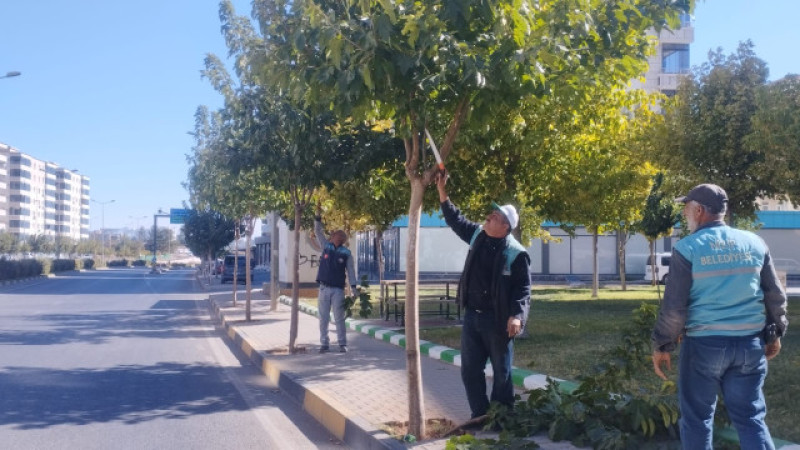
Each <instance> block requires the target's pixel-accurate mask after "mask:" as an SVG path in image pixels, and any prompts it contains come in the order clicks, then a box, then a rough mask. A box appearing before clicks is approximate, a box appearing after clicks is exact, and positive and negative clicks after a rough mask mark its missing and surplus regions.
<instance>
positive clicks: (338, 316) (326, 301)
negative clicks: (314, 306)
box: [318, 284, 347, 347]
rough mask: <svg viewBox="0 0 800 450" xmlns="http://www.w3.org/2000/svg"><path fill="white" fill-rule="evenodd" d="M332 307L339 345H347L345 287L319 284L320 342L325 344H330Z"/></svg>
mask: <svg viewBox="0 0 800 450" xmlns="http://www.w3.org/2000/svg"><path fill="white" fill-rule="evenodd" d="M331 308H333V319H334V323H335V324H336V337H337V339H338V340H339V345H347V330H346V329H345V325H344V289H342V288H337V287H332V286H326V285H324V284H320V285H319V299H318V309H319V343H320V344H322V345H323V346H326V347H327V346H328V345H330V338H329V337H328V324H329V323H330V321H331Z"/></svg>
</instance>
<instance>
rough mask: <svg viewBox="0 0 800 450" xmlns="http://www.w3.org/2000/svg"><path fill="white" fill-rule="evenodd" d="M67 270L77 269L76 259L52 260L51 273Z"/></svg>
mask: <svg viewBox="0 0 800 450" xmlns="http://www.w3.org/2000/svg"><path fill="white" fill-rule="evenodd" d="M65 270H75V260H74V259H54V260H52V261H50V273H57V272H63V271H65Z"/></svg>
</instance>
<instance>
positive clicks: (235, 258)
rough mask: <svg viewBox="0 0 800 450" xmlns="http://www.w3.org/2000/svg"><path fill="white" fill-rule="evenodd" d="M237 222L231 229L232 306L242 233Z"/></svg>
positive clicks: (234, 300)
mask: <svg viewBox="0 0 800 450" xmlns="http://www.w3.org/2000/svg"><path fill="white" fill-rule="evenodd" d="M239 224H240V222H237V223H236V225H235V226H236V228H235V229H234V230H233V280H231V286H233V306H236V288H237V286H236V283H237V282H238V281H239V239H240V238H241V237H242V233H241V232H240V231H239V230H240V228H239Z"/></svg>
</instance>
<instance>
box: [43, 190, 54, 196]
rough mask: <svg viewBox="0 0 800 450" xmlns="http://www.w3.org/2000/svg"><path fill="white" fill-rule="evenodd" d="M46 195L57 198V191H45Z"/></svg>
mask: <svg viewBox="0 0 800 450" xmlns="http://www.w3.org/2000/svg"><path fill="white" fill-rule="evenodd" d="M44 195H46V196H47V197H55V196H56V191H54V190H52V189H45V190H44Z"/></svg>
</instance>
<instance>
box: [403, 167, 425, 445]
mask: <svg viewBox="0 0 800 450" xmlns="http://www.w3.org/2000/svg"><path fill="white" fill-rule="evenodd" d="M410 182H411V202H410V205H409V209H408V247H407V248H406V317H405V319H406V367H407V369H408V431H409V433H410V434H412V435H414V436H416V437H417V438H418V439H424V438H425V398H424V395H423V389H422V366H421V361H420V355H419V314H418V310H417V308H418V306H419V296H418V292H417V281H418V279H419V262H418V257H419V246H418V245H417V241H418V239H419V224H420V214H421V213H422V196H423V194H424V193H425V186H424V185H423V184H422V180H419V179H416V180H410Z"/></svg>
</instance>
